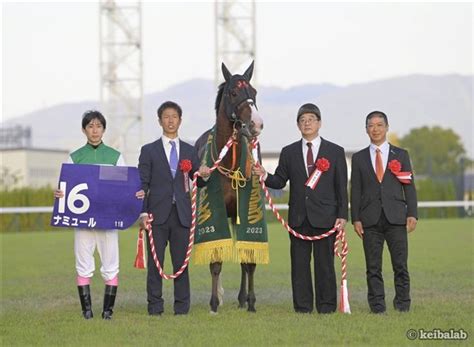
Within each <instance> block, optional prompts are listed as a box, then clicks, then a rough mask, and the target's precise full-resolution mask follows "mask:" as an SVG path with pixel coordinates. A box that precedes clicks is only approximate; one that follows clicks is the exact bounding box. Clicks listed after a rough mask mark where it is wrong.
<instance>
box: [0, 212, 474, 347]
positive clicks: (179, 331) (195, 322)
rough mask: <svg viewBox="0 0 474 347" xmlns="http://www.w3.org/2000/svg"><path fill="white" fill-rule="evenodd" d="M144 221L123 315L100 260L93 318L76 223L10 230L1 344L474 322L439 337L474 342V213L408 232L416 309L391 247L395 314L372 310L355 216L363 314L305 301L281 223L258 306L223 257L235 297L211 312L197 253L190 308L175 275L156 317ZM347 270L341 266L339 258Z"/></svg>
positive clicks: (367, 333)
mask: <svg viewBox="0 0 474 347" xmlns="http://www.w3.org/2000/svg"><path fill="white" fill-rule="evenodd" d="M136 232H137V231H136V230H129V231H125V232H122V233H121V235H120V237H121V239H120V252H121V255H120V261H121V264H120V265H121V271H120V287H119V291H118V297H117V302H116V306H115V314H114V319H113V320H112V321H103V320H102V319H100V318H99V317H100V312H101V306H102V295H103V293H102V292H103V282H102V279H101V277H100V273H99V270H98V269H99V266H100V265H98V263H97V262H96V264H97V266H96V268H97V270H96V274H95V276H94V279H93V281H92V294H93V309H94V313H95V318H94V319H93V320H90V321H86V320H84V319H83V318H82V316H81V311H80V304H79V299H78V297H77V289H76V286H75V271H74V255H73V233H72V232H67V231H66V232H38V233H3V234H1V249H2V259H1V271H2V285H1V293H0V294H1V327H0V333H1V339H2V340H1V341H0V342H1V345H2V346H10V345H22V346H23V345H42V346H51V345H78V346H85V345H110V346H112V345H137V346H142V345H143V346H147V345H150V346H151V345H154V346H156V345H160V346H161V345H174V346H176V345H178V346H191V345H192V346H195V345H196V346H203V345H220V346H226V345H239V346H246V345H248V346H253V345H257V346H260V345H377V346H385V345H397V346H399V345H412V344H414V343H415V344H419V345H422V344H423V345H433V344H435V343H434V342H432V341H431V342H430V341H419V340H415V341H411V340H409V339H408V338H407V337H406V332H407V331H408V330H409V329H415V330H418V329H424V330H433V329H436V328H437V329H441V330H449V329H455V330H459V329H463V330H464V331H466V332H467V333H468V334H469V336H468V339H467V341H457V342H455V341H444V342H441V341H440V342H439V343H436V345H445V344H447V343H448V342H449V343H450V344H451V343H454V344H457V343H459V344H470V345H473V343H472V341H473V336H472V334H473V333H474V329H473V311H474V303H473V288H474V286H473V284H474V276H473V275H474V271H473V258H472V257H473V220H472V219H463V220H461V219H451V220H421V221H420V222H419V224H418V228H417V230H416V231H415V232H414V233H413V234H410V235H409V269H410V274H411V288H412V289H411V294H412V310H411V312H409V313H398V312H396V311H394V310H393V308H392V305H391V302H392V299H393V295H394V290H393V275H392V271H391V267H390V262H389V258H388V252H387V250H385V252H384V278H385V286H386V300H387V308H388V310H387V314H386V315H372V314H370V313H369V310H368V306H367V300H366V293H367V289H366V283H365V267H364V257H363V251H362V245H361V242H360V240H359V239H358V238H357V237H356V236H355V233H354V232H353V230H352V228H351V227H348V230H347V233H348V241H349V247H350V253H349V257H348V284H349V292H350V303H351V309H352V314H351V315H345V314H341V313H336V314H332V315H318V314H311V315H300V314H296V313H294V312H293V310H292V301H291V285H290V265H289V241H288V235H287V232H286V231H284V230H283V228H282V227H281V226H280V225H277V224H271V225H270V236H269V237H270V257H271V263H270V265H266V266H263V265H262V266H258V267H257V271H256V291H257V293H256V294H257V313H256V314H251V313H248V312H247V311H245V310H238V309H237V304H236V297H237V291H238V285H239V278H240V267H239V266H238V265H237V264H224V268H223V284H224V288H225V297H224V300H225V303H224V306H223V307H220V308H219V314H218V315H216V316H211V315H210V314H209V306H208V302H209V297H210V285H211V281H210V275H209V270H208V267H207V266H193V265H192V264H191V268H190V271H191V272H190V274H191V295H192V297H191V300H192V303H191V312H190V314H189V315H187V316H173V314H172V313H173V310H172V282H169V281H167V282H166V283H165V285H164V292H165V314H164V315H163V316H162V317H159V318H156V317H149V316H148V315H147V312H146V293H145V271H143V270H136V269H134V268H133V267H132V264H133V261H134V258H135V242H136ZM168 259H169V258H168ZM166 265H168V264H166ZM166 269H167V270H168V271H169V267H168V266H166ZM336 272H337V273H338V274H339V273H340V261H339V260H338V259H336Z"/></svg>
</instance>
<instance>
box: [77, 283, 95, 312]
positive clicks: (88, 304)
mask: <svg viewBox="0 0 474 347" xmlns="http://www.w3.org/2000/svg"><path fill="white" fill-rule="evenodd" d="M77 289H78V291H79V299H80V300H81V307H82V315H83V316H84V318H85V319H91V318H92V317H94V315H93V314H92V299H91V290H90V287H89V285H86V286H77Z"/></svg>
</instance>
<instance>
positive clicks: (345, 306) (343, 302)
mask: <svg viewBox="0 0 474 347" xmlns="http://www.w3.org/2000/svg"><path fill="white" fill-rule="evenodd" d="M232 143H233V139H232V136H231V137H230V138H229V140H228V141H227V143H226V144H225V146H224V147H223V148H222V149H221V152H220V153H219V157H218V159H217V160H216V161H215V162H214V164H213V166H212V168H210V171H211V172H213V171H214V170H215V169H216V168H217V167H218V165H219V164H220V162H221V161H222V159H223V158H224V156H225V155H226V154H227V152H228V150H229V148H230V147H231V146H232ZM257 146H258V139H255V140H253V141H252V156H253V159H254V162H255V165H256V166H259V165H260V164H259V161H258V150H257ZM198 176H199V172H198V171H196V172H195V173H194V175H193V189H192V195H191V209H192V221H191V229H190V230H189V243H188V248H187V250H186V257H185V259H184V262H183V265H181V267H180V269H179V270H178V271H177V272H176V273H174V274H172V275H167V274H165V273H164V271H163V268H162V267H161V264H160V261H159V260H158V257H157V255H156V251H155V242H154V239H153V233H152V226H151V222H152V221H153V215H152V214H149V215H148V220H147V221H146V227H147V230H148V238H149V240H150V249H151V253H152V256H153V261H154V262H155V265H156V267H157V269H158V272H159V273H160V276H161V277H162V278H164V279H166V280H169V279H175V278H178V277H179V276H180V275H181V274H182V273H183V272H184V270H186V268H187V267H188V265H189V260H190V258H191V252H192V249H193V245H194V233H195V230H196V196H197V177H198ZM259 181H260V185H261V187H262V189H263V191H264V192H265V198H266V199H267V201H268V204H269V205H270V208H271V210H272V212H273V214H274V215H275V217H276V218H277V219H278V221H279V222H280V223H281V224H282V225H283V227H284V228H285V229H286V230H287V231H288V232H289V233H290V234H292V235H293V236H295V237H297V238H299V239H302V240H306V241H316V240H321V239H324V238H326V237H329V236H331V235H332V234H334V233H335V232H336V231H337V234H336V240H335V242H334V254H335V255H336V256H337V257H338V258H340V259H341V290H340V301H339V311H341V312H344V313H351V310H350V306H349V297H348V292H347V254H348V253H349V248H348V246H347V240H346V234H345V231H344V229H339V230H338V229H337V228H336V227H334V228H332V229H331V230H329V231H327V232H325V233H323V234H321V235H316V236H306V235H302V234H300V233H298V232H296V231H294V230H293V229H292V228H291V227H290V226H289V225H288V223H287V222H286V221H285V220H284V219H283V217H282V216H281V215H280V213H279V212H278V210H277V209H276V208H275V206H274V205H273V200H272V198H271V196H270V193H269V191H268V188H267V187H266V185H265V182H264V180H263V176H260V178H259ZM140 231H141V230H140ZM339 246H340V248H341V250H339Z"/></svg>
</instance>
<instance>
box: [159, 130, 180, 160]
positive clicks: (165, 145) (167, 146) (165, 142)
mask: <svg viewBox="0 0 474 347" xmlns="http://www.w3.org/2000/svg"><path fill="white" fill-rule="evenodd" d="M161 141H163V148H164V149H165V154H166V159H168V163H169V162H170V155H171V143H170V141H174V143H176V154H177V155H178V160H179V137H175V138H174V139H170V138H169V137H166V136H165V135H162V136H161Z"/></svg>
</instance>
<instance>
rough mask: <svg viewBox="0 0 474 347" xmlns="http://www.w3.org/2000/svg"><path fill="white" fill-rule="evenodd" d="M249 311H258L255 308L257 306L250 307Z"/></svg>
mask: <svg viewBox="0 0 474 347" xmlns="http://www.w3.org/2000/svg"><path fill="white" fill-rule="evenodd" d="M247 312H252V313H257V310H256V309H255V307H249V308H248V309H247Z"/></svg>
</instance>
